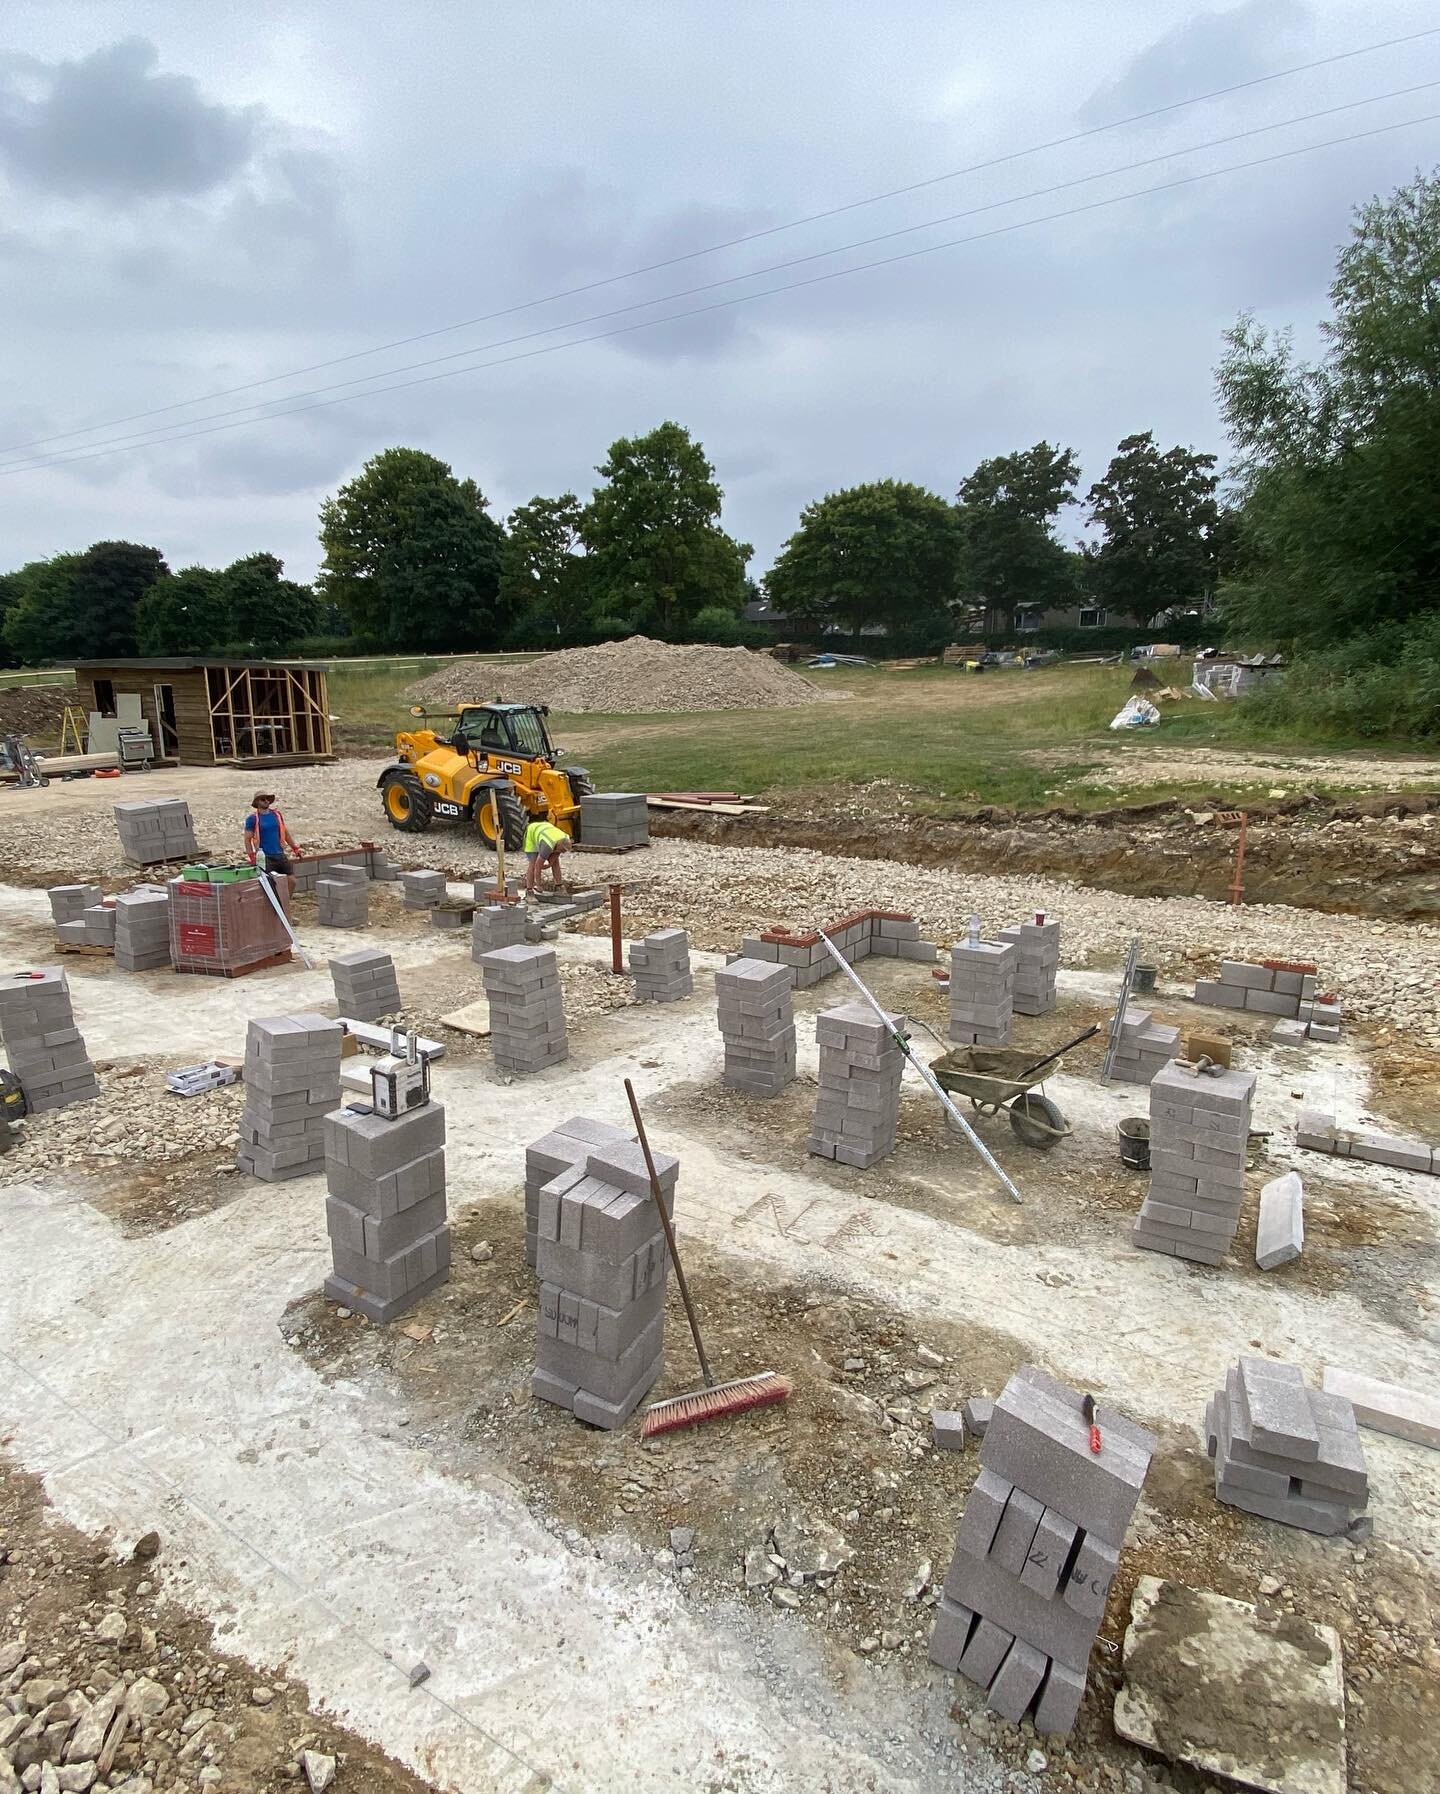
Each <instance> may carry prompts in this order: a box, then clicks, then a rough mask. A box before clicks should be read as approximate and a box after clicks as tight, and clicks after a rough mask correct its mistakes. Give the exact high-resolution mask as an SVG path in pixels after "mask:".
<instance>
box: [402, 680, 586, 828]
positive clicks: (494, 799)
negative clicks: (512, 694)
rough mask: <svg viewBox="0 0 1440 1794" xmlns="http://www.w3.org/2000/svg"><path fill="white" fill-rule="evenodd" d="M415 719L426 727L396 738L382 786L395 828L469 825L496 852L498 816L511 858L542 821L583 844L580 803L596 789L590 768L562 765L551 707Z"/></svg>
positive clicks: (481, 709) (418, 709)
mask: <svg viewBox="0 0 1440 1794" xmlns="http://www.w3.org/2000/svg"><path fill="white" fill-rule="evenodd" d="M410 714H411V715H412V716H415V717H419V718H420V719H421V722H422V724H423V725H424V726H422V727H419V728H416V729H409V730H406V731H404V732H403V733H401V734H399V735H397V736H396V737H395V756H396V757H395V761H394V763H393V764H392V765H390V766H387V767H386V768H385V770H384V771H383V772H382V773H381V774H380V777H379V779H378V780H377V781H376V784H377V786H378V787H379V791H380V801H381V803H382V804H384V806H385V819H386V821H387V822H388V823H389V824H390V826H391V828H397V829H401V830H403V831H404V832H405V833H406V834H419V833H420V832H421V831H422V830H424V829H428V828H430V827H432V826H435V825H441V826H454V825H455V824H470V825H473V826H474V827H475V828H477V829H478V830H479V833H480V837H481V839H482V840H483V841H486V842H488V843H489V845H490V846H491V847H493V846H494V845H495V839H496V821H497V817H498V822H499V832H500V834H501V836H502V837H503V839H504V842H505V849H506V852H507V853H518V852H519V851H520V850H521V848H523V847H524V845H525V830H526V828H527V827H528V825H529V824H530V823H531V822H534V821H537V820H539V821H545V822H553V823H554V824H555V826H556V827H557V828H562V829H564V830H565V832H566V834H567V835H569V836H570V838H571V839H572V840H574V841H578V840H579V839H580V799H581V798H582V797H587V796H588V795H589V794H590V793H591V792H592V791H594V789H595V787H594V785H593V784H592V783H591V782H590V775H589V774H588V773H587V772H586V770H585V768H584V767H583V766H570V767H561V766H560V765H559V764H558V761H559V759H560V750H559V749H558V748H557V747H556V746H555V744H554V742H553V741H552V740H551V739H550V731H549V729H548V728H547V727H546V723H545V718H546V717H547V716H548V715H549V710H548V709H547V707H546V706H545V705H543V704H500V703H495V704H462V705H460V707H459V709H458V710H455V711H452V712H448V713H446V714H445V715H443V716H437V717H431V716H430V715H429V714H428V713H427V712H426V711H425V709H424V708H423V706H421V705H415V706H414V707H413V708H412V709H411V712H410ZM432 723H441V724H443V725H445V728H444V732H443V733H442V731H441V730H440V729H437V728H433V727H431V726H430V725H431V724H432Z"/></svg>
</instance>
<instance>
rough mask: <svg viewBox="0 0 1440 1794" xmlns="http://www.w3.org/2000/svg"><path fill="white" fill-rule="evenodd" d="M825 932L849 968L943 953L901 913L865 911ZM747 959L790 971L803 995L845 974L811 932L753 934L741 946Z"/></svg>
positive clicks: (783, 930)
mask: <svg viewBox="0 0 1440 1794" xmlns="http://www.w3.org/2000/svg"><path fill="white" fill-rule="evenodd" d="M824 933H825V934H826V935H827V936H828V937H829V938H830V940H831V941H832V942H833V943H834V947H835V951H836V952H837V953H838V954H839V955H840V957H841V958H842V959H843V960H844V961H845V962H846V964H847V965H855V964H856V963H857V962H858V961H859V960H862V959H868V958H869V957H870V955H871V954H872V953H874V954H879V955H882V956H884V957H886V958H889V959H914V960H921V961H926V960H933V959H934V958H935V957H936V954H937V952H938V948H937V947H936V946H935V943H934V942H933V941H922V940H921V939H920V924H919V923H918V922H917V921H916V920H915V918H914V917H913V916H907V915H906V914H905V913H904V912H903V911H901V910H882V909H862V910H857V911H856V912H855V913H854V915H849V916H840V917H838V918H837V919H836V920H835V921H833V922H826V923H825V924H824ZM740 952H741V954H742V956H743V957H744V958H746V959H768V960H770V961H771V962H772V963H774V964H776V965H784V966H789V967H790V970H791V971H792V972H793V973H794V976H795V987H796V989H797V990H804V989H808V987H809V986H810V985H812V984H818V983H819V982H820V980H821V979H822V978H829V977H832V976H833V975H834V973H835V972H836V971H837V970H838V969H839V968H838V967H837V966H836V964H835V961H834V958H833V957H832V955H831V954H830V952H829V949H828V948H827V947H826V945H825V942H824V941H822V940H821V938H820V934H819V933H818V932H817V931H816V930H814V929H810V930H807V931H802V932H800V933H798V934H792V933H791V931H790V930H789V929H788V928H769V929H767V930H766V931H765V933H764V934H747V935H746V936H745V938H744V940H743V941H742V942H741V944H740Z"/></svg>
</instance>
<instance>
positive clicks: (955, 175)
mask: <svg viewBox="0 0 1440 1794" xmlns="http://www.w3.org/2000/svg"><path fill="white" fill-rule="evenodd" d="M1435 36H1440V26H1427V27H1426V28H1425V29H1424V30H1422V31H1411V32H1407V33H1406V34H1405V35H1403V36H1401V37H1390V38H1383V39H1381V40H1380V41H1378V42H1376V43H1373V44H1361V45H1360V46H1359V47H1358V48H1356V49H1353V50H1340V51H1337V52H1336V53H1335V54H1334V55H1331V56H1319V57H1316V58H1315V59H1314V60H1313V61H1311V62H1299V63H1295V64H1294V65H1293V66H1292V67H1290V68H1286V69H1276V70H1275V71H1274V72H1273V73H1271V74H1268V75H1255V76H1252V77H1251V79H1249V80H1247V81H1236V82H1234V83H1233V84H1232V85H1231V86H1229V87H1217V88H1213V89H1212V90H1211V91H1210V92H1209V93H1202V94H1194V95H1192V96H1191V97H1190V98H1188V99H1184V100H1172V101H1170V102H1169V103H1168V104H1167V105H1164V106H1153V107H1151V108H1149V109H1148V110H1147V111H1144V112H1134V113H1131V114H1130V115H1129V116H1128V117H1126V118H1119V119H1112V120H1111V121H1110V122H1109V123H1108V124H1103V125H1091V126H1089V127H1087V129H1085V130H1083V131H1072V132H1070V133H1068V134H1067V135H1066V136H1064V137H1052V138H1049V139H1048V140H1047V141H1045V142H1043V143H1035V144H1031V145H1029V146H1028V147H1027V148H1025V149H1018V150H1009V151H1006V152H1005V154H1003V155H999V156H993V157H991V158H989V159H988V160H986V161H983V162H972V163H970V164H969V165H968V166H966V167H964V168H954V169H950V170H949V171H948V172H946V173H944V174H936V175H929V176H927V177H926V178H925V179H924V180H919V181H911V182H909V183H908V184H907V185H905V186H902V187H891V188H888V189H887V190H886V191H885V192H883V193H871V194H868V195H866V196H865V197H864V198H863V199H852V200H848V201H846V202H845V203H844V204H842V205H838V206H830V207H827V208H826V209H825V210H824V211H820V212H809V213H807V214H805V215H804V216H803V217H800V218H792V219H789V220H788V221H787V222H785V223H784V224H772V225H768V226H767V227H766V228H765V229H763V230H757V231H748V232H746V233H745V234H744V235H742V236H738V237H730V238H727V239H726V240H725V241H723V242H720V243H711V244H709V245H707V246H706V247H705V248H703V249H692V250H688V251H687V252H686V253H685V254H683V255H674V256H668V257H667V258H666V259H665V260H663V261H658V262H648V263H646V264H645V265H644V266H642V267H639V268H630V269H628V270H627V271H626V272H624V273H622V274H607V275H605V276H603V277H602V278H601V279H599V280H591V281H586V282H583V283H582V284H581V285H579V286H573V287H565V288H562V289H560V290H559V291H557V292H554V293H547V294H545V295H543V296H542V297H541V298H538V299H526V300H522V301H520V302H518V303H516V304H514V305H508V306H504V307H502V308H500V309H499V310H497V311H490V312H484V313H482V314H481V315H480V316H478V317H474V318H465V319H462V320H461V321H460V322H459V323H456V324H441V325H438V326H436V328H435V329H433V330H422V331H417V332H416V333H415V334H413V335H411V336H401V337H396V338H395V339H394V340H393V341H391V342H388V343H379V344H376V345H375V347H373V348H370V349H355V350H352V351H351V352H350V353H349V354H346V355H335V356H332V357H330V358H329V359H328V360H326V361H312V362H310V363H308V364H307V365H306V366H304V367H299V368H291V369H289V370H288V372H285V373H281V374H268V375H266V376H265V377H264V378H263V379H260V380H246V381H242V382H241V383H240V384H239V385H237V386H225V387H221V388H219V390H217V391H215V392H210V393H202V394H199V395H197V396H196V397H195V398H191V399H176V400H175V401H173V402H172V403H171V404H168V405H157V406H153V407H152V408H151V409H149V410H147V411H131V412H127V413H125V414H124V415H123V416H121V417H112V418H107V419H103V420H102V421H101V422H99V423H94V424H85V425H82V426H80V427H79V428H76V429H73V430H63V431H58V432H56V433H55V434H54V435H51V436H37V437H34V438H33V439H32V440H30V441H29V442H17V443H11V444H9V445H8V446H6V447H0V454H4V455H11V454H19V453H21V452H22V451H24V450H26V449H34V448H43V447H45V446H46V445H47V444H48V443H52V442H67V441H69V440H71V439H72V438H73V437H76V436H91V435H93V434H94V433H95V432H96V431H97V430H111V429H114V428H116V427H117V426H118V425H120V424H130V423H138V422H140V421H141V420H142V419H144V418H147V417H163V416H166V415H167V414H168V413H170V412H172V411H184V410H187V409H188V408H189V407H190V406H192V405H208V404H210V403H211V402H212V401H213V400H215V399H228V398H233V397H234V396H235V395H236V394H237V393H242V392H254V391H256V390H258V389H259V388H260V387H262V386H274V385H277V384H278V383H279V382H280V381H282V380H298V379H300V378H302V377H303V376H304V375H306V374H317V373H321V372H323V371H324V370H325V369H326V368H333V367H341V366H343V365H344V364H346V363H347V362H351V361H362V360H364V359H365V357H366V356H369V355H384V354H388V353H389V351H390V350H392V349H404V348H407V347H408V346H409V345H410V344H411V343H422V342H428V341H430V340H431V339H432V338H434V337H437V336H449V335H452V334H453V333H454V332H455V331H457V330H470V329H473V328H474V327H475V326H476V325H477V324H489V323H493V322H494V321H495V320H496V319H498V318H506V317H512V316H513V315H514V314H515V313H516V312H521V311H533V310H534V309H536V308H537V307H538V306H541V305H550V304H553V303H554V302H556V301H557V300H560V299H573V298H576V297H578V296H579V295H580V294H583V293H593V292H597V291H598V290H599V289H601V288H602V287H607V286H614V285H616V284H617V283H619V282H621V281H625V280H635V279H638V278H639V277H640V276H642V275H645V274H655V273H658V272H661V271H662V270H664V269H666V268H674V267H678V266H680V265H681V264H682V263H685V262H692V261H697V260H699V259H700V258H701V257H703V256H707V255H719V254H720V253H721V252H722V251H724V250H726V249H737V248H740V247H742V246H743V245H744V244H746V243H758V242H760V241H762V240H763V239H764V238H767V237H773V236H778V235H780V234H782V233H783V232H785V231H791V230H799V229H801V228H802V227H803V226H804V225H807V224H818V223H821V222H823V221H824V220H825V219H827V218H838V217H840V216H841V215H843V214H844V213H846V212H854V211H859V210H861V209H862V208H863V207H865V206H873V205H880V204H882V203H883V202H884V201H885V200H889V199H901V198H904V197H905V196H906V195H907V194H911V193H919V192H922V191H923V190H924V189H925V188H927V187H935V186H939V185H941V184H942V183H944V182H946V181H954V180H960V179H963V178H964V177H965V176H967V175H972V174H982V173H985V172H986V171H987V170H989V169H993V168H1001V167H1004V166H1005V165H1006V164H1007V163H1010V162H1016V161H1020V160H1023V158H1025V157H1026V156H1035V155H1041V154H1043V153H1044V152H1045V151H1047V150H1052V149H1063V148H1065V147H1067V146H1069V145H1071V144H1075V143H1083V142H1085V141H1086V140H1087V139H1088V138H1091V137H1099V136H1103V135H1104V134H1105V133H1106V132H1109V131H1121V130H1126V129H1128V128H1129V127H1130V126H1131V125H1138V124H1145V123H1147V122H1149V121H1150V120H1152V119H1157V118H1164V117H1166V116H1168V115H1169V114H1170V113H1172V112H1181V111H1184V110H1186V109H1187V108H1188V107H1191V106H1203V105H1208V104H1209V102H1210V101H1212V100H1221V99H1226V98H1228V97H1230V96H1231V95H1232V94H1237V93H1244V92H1246V91H1247V90H1249V89H1250V88H1254V87H1263V86H1266V85H1268V84H1269V83H1271V82H1274V81H1285V80H1289V79H1291V78H1292V77H1293V76H1295V75H1304V74H1309V73H1311V72H1313V71H1314V70H1315V69H1321V68H1330V67H1333V66H1334V65H1335V64H1336V63H1341V62H1350V61H1353V60H1355V59H1356V58H1357V57H1360V56H1373V55H1376V54H1378V53H1379V52H1380V51H1381V50H1393V49H1396V48H1398V47H1400V46H1402V45H1405V44H1412V43H1418V42H1420V41H1421V40H1423V39H1425V38H1429V37H1435ZM469 353H475V351H474V350H471V351H469ZM289 396H292V397H293V396H295V395H293V394H292V395H289ZM191 421H194V420H191Z"/></svg>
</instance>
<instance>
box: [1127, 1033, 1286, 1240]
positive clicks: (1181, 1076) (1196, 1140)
mask: <svg viewBox="0 0 1440 1794" xmlns="http://www.w3.org/2000/svg"><path fill="white" fill-rule="evenodd" d="M1255 1081H1256V1080H1255V1073H1254V1072H1253V1071H1219V1070H1215V1071H1211V1072H1200V1071H1198V1070H1197V1069H1196V1068H1195V1066H1193V1065H1190V1064H1189V1063H1188V1062H1186V1061H1183V1060H1172V1061H1171V1063H1170V1064H1169V1065H1167V1066H1166V1067H1165V1068H1164V1069H1163V1070H1162V1071H1158V1072H1157V1073H1156V1074H1155V1076H1154V1078H1153V1079H1152V1080H1151V1083H1150V1189H1149V1193H1148V1194H1147V1195H1146V1197H1145V1200H1144V1202H1143V1203H1142V1204H1141V1207H1140V1213H1139V1216H1138V1217H1137V1219H1136V1222H1135V1227H1134V1230H1133V1232H1132V1233H1131V1235H1130V1238H1131V1240H1132V1241H1133V1242H1134V1243H1135V1245H1137V1246H1141V1247H1143V1248H1144V1249H1145V1250H1146V1251H1147V1252H1168V1253H1170V1254H1172V1255H1173V1256H1174V1257H1175V1258H1188V1259H1192V1260H1193V1261H1194V1262H1195V1263H1197V1264H1204V1265H1218V1264H1221V1263H1223V1262H1224V1259H1225V1254H1226V1253H1227V1252H1228V1251H1229V1250H1230V1243H1231V1241H1232V1240H1233V1239H1234V1238H1235V1231H1236V1229H1237V1228H1238V1227H1239V1225H1240V1209H1241V1205H1242V1203H1243V1202H1244V1199H1245V1145H1246V1141H1247V1139H1248V1138H1249V1134H1250V1104H1251V1101H1252V1100H1253V1098H1254V1095H1255Z"/></svg>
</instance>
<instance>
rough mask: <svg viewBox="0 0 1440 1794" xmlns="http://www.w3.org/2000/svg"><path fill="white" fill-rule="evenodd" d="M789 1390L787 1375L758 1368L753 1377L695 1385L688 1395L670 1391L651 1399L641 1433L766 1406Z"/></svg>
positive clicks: (650, 1435) (644, 1435)
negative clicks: (665, 1397)
mask: <svg viewBox="0 0 1440 1794" xmlns="http://www.w3.org/2000/svg"><path fill="white" fill-rule="evenodd" d="M789 1393H790V1380H789V1378H788V1377H782V1376H778V1375H777V1374H776V1373H775V1372H774V1371H773V1370H762V1371H759V1372H757V1373H756V1375H755V1376H753V1377H737V1378H736V1379H735V1381H734V1382H733V1383H717V1384H715V1386H714V1387H713V1388H712V1389H697V1390H696V1391H695V1392H694V1393H693V1394H692V1395H672V1396H671V1397H670V1398H669V1400H668V1401H663V1402H652V1403H651V1405H650V1406H649V1407H648V1408H647V1409H646V1410H645V1425H644V1426H643V1427H642V1428H641V1437H642V1438H645V1439H650V1438H653V1437H654V1435H655V1434H656V1433H673V1432H674V1431H675V1430H676V1428H677V1427H682V1426H700V1425H702V1424H703V1423H704V1422H705V1421H707V1420H719V1419H721V1418H722V1417H723V1416H725V1415H727V1414H744V1413H746V1412H747V1411H748V1410H749V1409H751V1408H768V1407H769V1406H770V1405H771V1404H772V1403H773V1402H783V1401H784V1400H785V1398H786V1396H787V1395H789Z"/></svg>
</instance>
